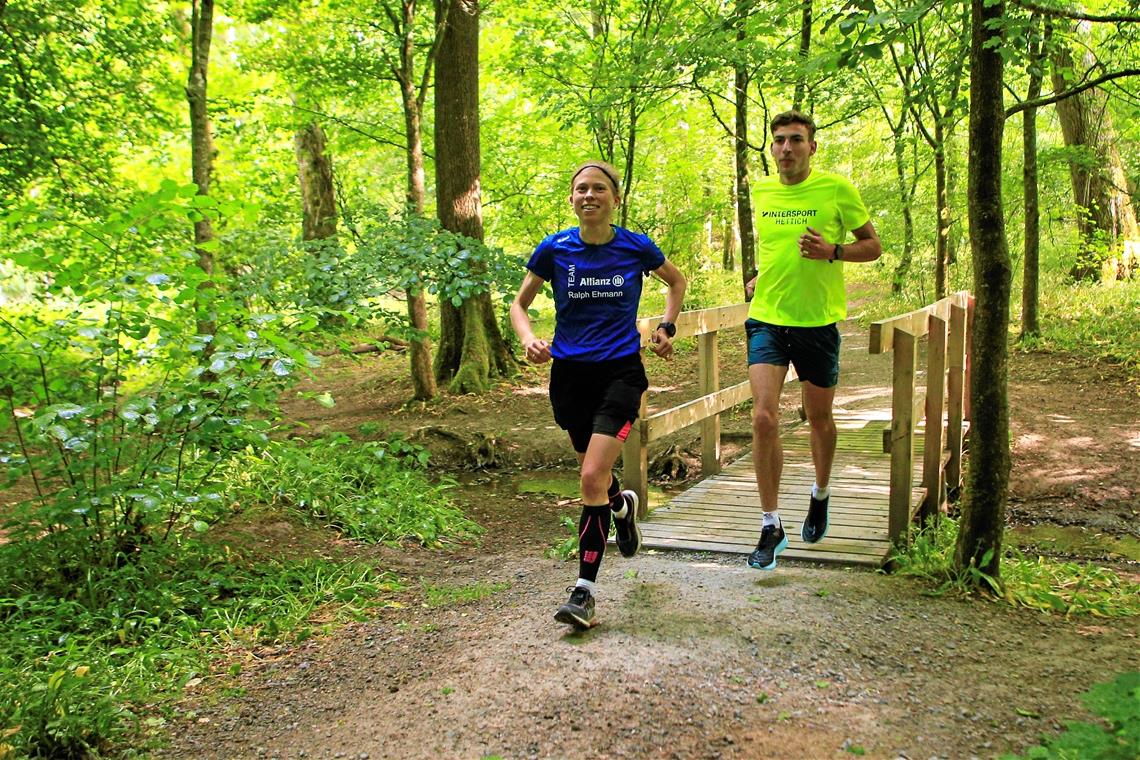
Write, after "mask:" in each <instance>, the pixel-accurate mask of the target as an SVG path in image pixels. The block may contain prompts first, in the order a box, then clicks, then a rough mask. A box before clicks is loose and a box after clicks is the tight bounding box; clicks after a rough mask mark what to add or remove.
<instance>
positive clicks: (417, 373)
mask: <svg viewBox="0 0 1140 760" xmlns="http://www.w3.org/2000/svg"><path fill="white" fill-rule="evenodd" d="M402 10H403V16H402V19H401V24H402V26H401V27H400V28H399V29H397V30H396V31H397V33H401V32H402V34H401V40H400V68H399V70H398V71H397V72H396V78H397V79H398V80H399V83H400V98H401V100H402V102H403V106H404V138H405V142H406V144H407V149H406V151H405V157H406V159H407V174H408V176H407V180H408V193H407V196H408V211H409V213H411V214H413V215H414V216H416V217H422V216H423V214H424V200H425V198H426V196H427V190H426V184H425V178H424V139H423V104H424V91H425V89H426V87H421V88H419V89H418V90H417V87H416V61H415V55H416V46H415V42H416V40H415V21H416V2H415V0H404V1H403V5H402ZM424 66H425V68H424V83H425V85H426V82H427V77H428V75H429V74H430V71H431V67H432V57H431V56H429V58H428V60H427V62H426V63H425V64H424ZM406 296H407V309H408V322H409V323H410V324H411V326H412V329H414V330H415V331H416V333H415V336H414V337H413V338H412V339H411V342H410V343H409V346H408V348H409V350H408V368H409V371H410V372H411V377H412V398H414V399H416V400H417V401H426V400H427V399H430V398H434V397H435V395H436V393H437V392H438V388H437V387H436V384H435V374H434V372H433V371H432V362H431V338H430V337H429V335H428V311H427V298H426V296H425V295H424V292H423V290H421V289H409V290H408V291H407V293H406Z"/></svg>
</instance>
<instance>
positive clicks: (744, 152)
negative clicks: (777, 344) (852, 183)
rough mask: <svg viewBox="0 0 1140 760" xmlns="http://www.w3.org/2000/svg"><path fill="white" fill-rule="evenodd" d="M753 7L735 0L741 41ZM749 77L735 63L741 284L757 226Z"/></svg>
mask: <svg viewBox="0 0 1140 760" xmlns="http://www.w3.org/2000/svg"><path fill="white" fill-rule="evenodd" d="M751 7H752V0H737V5H736V19H735V23H736V24H737V28H736V39H737V42H739V43H742V44H743V43H744V42H745V41H746V40H747V39H748V36H747V33H746V32H745V29H744V19H746V18H748V13H749V11H750V10H751ZM750 80H751V76H750V75H749V73H748V69H747V68H746V67H745V64H743V63H736V64H735V66H734V73H733V93H734V96H735V98H734V100H735V101H736V123H735V126H734V129H735V136H734V139H733V149H734V151H735V159H736V161H735V163H736V221H737V224H738V225H739V227H740V277H741V282H742V285H743V284H747V283H748V281H749V280H751V279H752V278H753V277H755V276H756V226H755V222H754V220H753V217H752V188H751V187H750V186H749V183H748V84H749V81H750Z"/></svg>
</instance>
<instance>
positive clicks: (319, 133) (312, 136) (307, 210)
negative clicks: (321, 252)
mask: <svg viewBox="0 0 1140 760" xmlns="http://www.w3.org/2000/svg"><path fill="white" fill-rule="evenodd" d="M293 147H294V149H295V152H296V154H297V178H298V180H299V181H300V183H301V238H302V239H303V240H327V239H328V238H331V237H335V236H336V221H337V220H336V188H335V186H334V185H333V169H332V159H331V158H329V155H328V151H327V150H326V141H325V133H324V131H323V130H322V129H321V126H320V125H319V124H317V122H315V121H310V122H309V123H308V124H305V125H304V126H303V127H301V128H300V129H299V130H297V135H296V137H295V138H294V140H293Z"/></svg>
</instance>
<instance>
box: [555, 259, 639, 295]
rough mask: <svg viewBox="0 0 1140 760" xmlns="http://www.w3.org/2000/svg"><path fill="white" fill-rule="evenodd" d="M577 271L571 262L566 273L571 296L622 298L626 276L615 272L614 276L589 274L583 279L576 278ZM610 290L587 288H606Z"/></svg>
mask: <svg viewBox="0 0 1140 760" xmlns="http://www.w3.org/2000/svg"><path fill="white" fill-rule="evenodd" d="M575 276H576V272H575V269H574V265H573V264H571V265H570V266H569V268H568V270H567V273H566V285H567V287H568V288H569V290H567V292H566V295H567V297H569V298H579V299H580V298H620V297H621V295H622V291H621V287H622V286H623V285H625V277H624V276H622V275H620V274H615V275H613V276H612V277H591V276H589V275H587V276H585V277H583V278H582V279H581V280H577V281H576V280H575ZM604 287H608V288H610V289H609V290H585V288H604Z"/></svg>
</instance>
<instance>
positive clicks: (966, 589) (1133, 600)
mask: <svg viewBox="0 0 1140 760" xmlns="http://www.w3.org/2000/svg"><path fill="white" fill-rule="evenodd" d="M957 539H958V523H957V522H956V521H955V520H953V519H951V518H948V517H944V518H942V519H941V520H939V521H938V523H937V525H935V526H934V527H932V528H927V529H924V530H921V531H919V532H918V533H917V534H916V535H914V536H913V539H912V541H911V545H910V548H909V549H907V550H906V551H905V552H897V551H896V552H893V553H892V555H891V560H892V561H893V562H894V563H896V572H898V573H899V574H900V575H909V576H914V577H917V578H921V579H923V580H925V581H928V582H929V583H931V584H932V585H933V587H934V588H933V590H932V591H931V593H933V594H938V595H941V594H946V593H957V594H968V593H971V591H972V590H974V589H977V588H985V589H987V591H988V592H989V595H990V596H991V597H992V598H994V599H1000V600H1002V601H1005V602H1006V603H1008V604H1011V605H1014V606H1019V607H1029V608H1031V609H1036V610H1041V611H1042V612H1053V613H1057V614H1062V615H1065V616H1072V615H1093V616H1096V617H1127V616H1134V615H1140V584H1138V583H1135V582H1132V581H1129V580H1127V579H1123V578H1120V577H1119V576H1117V575H1116V573H1114V572H1112V571H1111V570H1107V569H1104V568H1101V567H1097V566H1096V565H1093V564H1091V563H1088V564H1085V565H1078V564H1076V563H1072V562H1053V561H1050V560H1047V559H1045V558H1044V557H1038V558H1037V559H1031V558H1029V557H1026V556H1025V555H1024V554H1022V553H1021V552H1020V551H1018V550H1017V549H1015V548H1012V547H1007V548H1005V550H1004V553H1003V556H1002V563H1001V567H1002V577H1001V580H1000V581H999V580H997V579H995V578H992V577H990V576H988V575H986V574H985V573H983V572H982V571H981V570H979V569H978V568H977V567H976V566H970V567H967V568H956V567H955V566H954V551H955V543H956V542H957ZM985 559H987V560H988V557H987V558H985ZM982 564H986V563H985V562H983V563H982Z"/></svg>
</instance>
